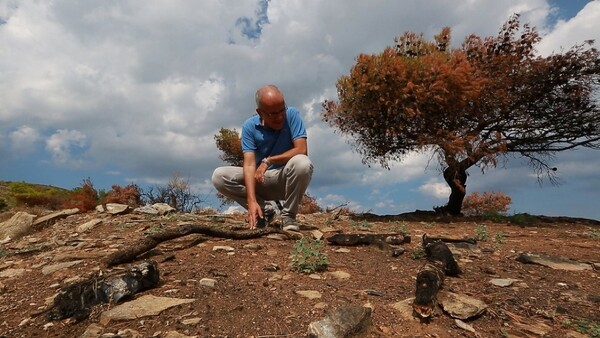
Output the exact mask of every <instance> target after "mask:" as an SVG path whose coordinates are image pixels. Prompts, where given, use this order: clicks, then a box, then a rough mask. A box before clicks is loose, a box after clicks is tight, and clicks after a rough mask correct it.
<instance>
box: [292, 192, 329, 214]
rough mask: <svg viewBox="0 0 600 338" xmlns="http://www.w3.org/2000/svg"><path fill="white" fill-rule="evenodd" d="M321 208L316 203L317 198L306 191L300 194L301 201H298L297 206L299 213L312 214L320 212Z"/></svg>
mask: <svg viewBox="0 0 600 338" xmlns="http://www.w3.org/2000/svg"><path fill="white" fill-rule="evenodd" d="M322 210H323V209H322V208H321V207H320V206H319V205H318V204H317V199H316V198H315V197H313V196H311V195H310V194H308V193H306V194H304V196H302V201H300V206H299V208H298V213H299V214H314V213H315V212H320V211H322Z"/></svg>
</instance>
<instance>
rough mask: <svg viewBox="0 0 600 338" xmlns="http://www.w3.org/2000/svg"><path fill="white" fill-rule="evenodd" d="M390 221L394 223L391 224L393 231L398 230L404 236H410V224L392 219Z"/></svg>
mask: <svg viewBox="0 0 600 338" xmlns="http://www.w3.org/2000/svg"><path fill="white" fill-rule="evenodd" d="M390 223H392V224H391V225H390V231H391V232H398V233H401V234H402V235H403V236H408V235H409V234H410V231H408V224H406V222H399V221H394V222H392V221H390Z"/></svg>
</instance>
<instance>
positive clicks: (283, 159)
mask: <svg viewBox="0 0 600 338" xmlns="http://www.w3.org/2000/svg"><path fill="white" fill-rule="evenodd" d="M292 144H293V147H292V148H291V149H290V150H288V151H286V152H283V153H281V154H277V155H272V156H269V157H268V158H267V159H268V161H269V162H271V163H275V164H286V163H287V162H288V161H289V160H290V159H291V158H292V157H294V156H296V155H307V156H308V145H307V142H306V137H301V138H298V139H295V140H294V141H293V142H292Z"/></svg>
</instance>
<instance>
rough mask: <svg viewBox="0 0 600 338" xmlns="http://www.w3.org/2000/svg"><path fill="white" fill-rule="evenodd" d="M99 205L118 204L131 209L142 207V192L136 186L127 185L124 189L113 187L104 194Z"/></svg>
mask: <svg viewBox="0 0 600 338" xmlns="http://www.w3.org/2000/svg"><path fill="white" fill-rule="evenodd" d="M100 203H102V204H105V203H120V204H127V205H129V206H130V207H132V208H137V207H139V206H140V205H142V204H143V203H142V190H141V189H140V187H139V186H138V185H137V184H133V183H131V184H129V185H127V186H126V187H121V186H118V185H113V186H112V188H111V190H110V191H108V192H107V193H106V196H104V198H102V200H101V201H100Z"/></svg>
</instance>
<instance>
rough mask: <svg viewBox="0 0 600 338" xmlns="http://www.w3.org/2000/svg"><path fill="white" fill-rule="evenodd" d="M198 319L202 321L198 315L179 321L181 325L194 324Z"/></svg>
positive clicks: (198, 321)
mask: <svg viewBox="0 0 600 338" xmlns="http://www.w3.org/2000/svg"><path fill="white" fill-rule="evenodd" d="M200 321H202V318H199V317H195V318H188V319H183V320H182V321H181V324H183V325H196V324H198V323H200Z"/></svg>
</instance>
